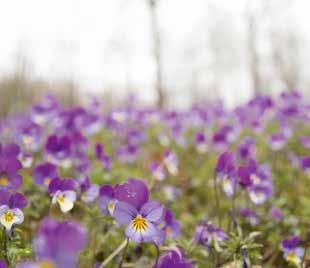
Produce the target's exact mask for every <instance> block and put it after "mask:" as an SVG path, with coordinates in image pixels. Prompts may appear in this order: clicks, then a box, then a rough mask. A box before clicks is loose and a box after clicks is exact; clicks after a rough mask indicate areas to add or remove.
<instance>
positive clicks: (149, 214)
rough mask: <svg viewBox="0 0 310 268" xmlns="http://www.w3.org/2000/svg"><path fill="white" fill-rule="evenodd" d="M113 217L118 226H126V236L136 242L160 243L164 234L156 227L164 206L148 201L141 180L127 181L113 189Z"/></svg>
mask: <svg viewBox="0 0 310 268" xmlns="http://www.w3.org/2000/svg"><path fill="white" fill-rule="evenodd" d="M115 197H116V199H117V200H118V202H116V204H115V209H114V212H113V217H114V218H115V220H116V221H117V222H118V223H119V224H127V228H126V231H125V233H126V235H127V236H128V237H129V238H130V239H132V240H133V241H136V242H146V241H153V242H158V241H162V237H164V232H163V231H162V230H160V228H159V227H158V225H159V224H160V223H161V222H162V217H163V213H164V206H163V205H161V204H160V203H159V202H157V201H149V189H148V187H147V185H146V184H145V183H144V182H143V181H142V180H137V179H132V178H130V179H128V182H127V183H124V184H121V185H118V186H117V187H116V188H115Z"/></svg>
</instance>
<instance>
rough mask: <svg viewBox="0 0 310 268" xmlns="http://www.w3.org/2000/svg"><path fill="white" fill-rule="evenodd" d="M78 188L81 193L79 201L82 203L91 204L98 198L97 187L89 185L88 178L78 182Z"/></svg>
mask: <svg viewBox="0 0 310 268" xmlns="http://www.w3.org/2000/svg"><path fill="white" fill-rule="evenodd" d="M78 183H79V187H80V192H81V200H82V201H83V202H84V203H91V202H94V201H95V200H96V198H97V197H98V196H99V185H97V184H91V182H90V179H89V177H85V178H84V179H80V180H79V182H78Z"/></svg>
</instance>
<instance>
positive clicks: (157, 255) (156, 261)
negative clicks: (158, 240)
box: [154, 243, 159, 268]
mask: <svg viewBox="0 0 310 268" xmlns="http://www.w3.org/2000/svg"><path fill="white" fill-rule="evenodd" d="M154 246H155V248H156V260H155V265H154V267H155V268H157V265H158V260H159V248H158V246H157V245H156V244H155V243H154Z"/></svg>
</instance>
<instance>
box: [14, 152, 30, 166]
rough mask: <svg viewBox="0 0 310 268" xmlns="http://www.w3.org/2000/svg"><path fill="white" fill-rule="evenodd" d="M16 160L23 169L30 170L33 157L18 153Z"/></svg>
mask: <svg viewBox="0 0 310 268" xmlns="http://www.w3.org/2000/svg"><path fill="white" fill-rule="evenodd" d="M18 160H19V161H20V162H21V164H22V166H23V168H30V167H31V166H32V163H33V156H32V155H31V154H30V153H27V152H20V153H19V155H18Z"/></svg>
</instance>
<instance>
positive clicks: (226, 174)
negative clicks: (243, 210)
mask: <svg viewBox="0 0 310 268" xmlns="http://www.w3.org/2000/svg"><path fill="white" fill-rule="evenodd" d="M234 161H235V160H234V155H233V153H231V152H224V153H222V154H221V155H220V156H219V158H218V160H217V164H216V167H215V172H216V180H217V182H218V183H220V184H221V185H222V188H223V191H224V193H225V194H226V195H227V196H232V195H233V193H234V191H235V189H236V180H237V179H236V168H235V162H234Z"/></svg>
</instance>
